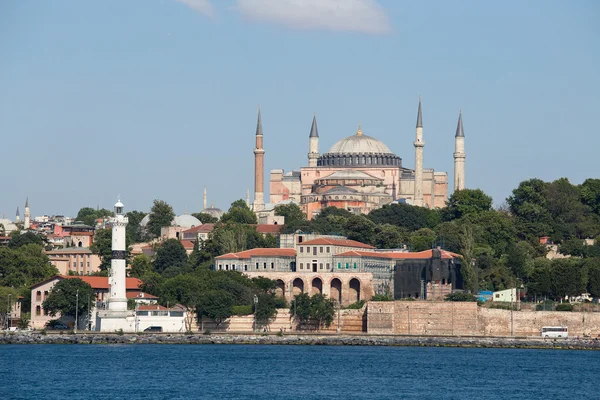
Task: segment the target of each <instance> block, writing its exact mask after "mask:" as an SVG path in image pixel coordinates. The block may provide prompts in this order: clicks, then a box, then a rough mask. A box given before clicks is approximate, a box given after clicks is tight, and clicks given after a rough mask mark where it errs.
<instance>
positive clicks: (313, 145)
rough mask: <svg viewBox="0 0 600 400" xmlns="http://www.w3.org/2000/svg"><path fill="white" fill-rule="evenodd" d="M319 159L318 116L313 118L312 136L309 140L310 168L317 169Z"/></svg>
mask: <svg viewBox="0 0 600 400" xmlns="http://www.w3.org/2000/svg"><path fill="white" fill-rule="evenodd" d="M318 159H319V130H318V129H317V114H315V115H314V116H313V121H312V126H311V128H310V136H309V139H308V166H309V167H316V166H317V160H318Z"/></svg>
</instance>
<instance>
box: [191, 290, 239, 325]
mask: <svg viewBox="0 0 600 400" xmlns="http://www.w3.org/2000/svg"><path fill="white" fill-rule="evenodd" d="M234 302H235V298H234V297H233V295H231V294H230V293H227V292H225V291H220V290H210V291H208V292H203V293H201V294H200V296H199V299H198V304H197V308H196V310H197V312H198V317H199V318H202V317H207V318H210V319H212V320H213V321H215V323H216V325H217V327H218V326H219V325H220V324H221V323H222V322H223V321H225V320H226V319H227V318H229V317H231V316H232V315H233V306H234Z"/></svg>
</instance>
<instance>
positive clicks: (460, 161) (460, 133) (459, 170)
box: [454, 109, 467, 191]
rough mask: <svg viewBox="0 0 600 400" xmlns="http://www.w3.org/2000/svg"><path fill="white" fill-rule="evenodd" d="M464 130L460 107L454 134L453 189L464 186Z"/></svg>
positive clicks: (461, 188)
mask: <svg viewBox="0 0 600 400" xmlns="http://www.w3.org/2000/svg"><path fill="white" fill-rule="evenodd" d="M466 157H467V155H466V153H465V131H464V129H463V121H462V109H461V110H460V112H459V114H458V123H457V124H456V134H455V135H454V191H457V190H463V189H464V188H465V158H466Z"/></svg>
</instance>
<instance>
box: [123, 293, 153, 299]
mask: <svg viewBox="0 0 600 400" xmlns="http://www.w3.org/2000/svg"><path fill="white" fill-rule="evenodd" d="M142 295H143V296H142ZM125 296H126V297H127V298H128V299H149V300H154V299H158V297H156V296H152V295H151V294H148V293H144V292H127V293H125Z"/></svg>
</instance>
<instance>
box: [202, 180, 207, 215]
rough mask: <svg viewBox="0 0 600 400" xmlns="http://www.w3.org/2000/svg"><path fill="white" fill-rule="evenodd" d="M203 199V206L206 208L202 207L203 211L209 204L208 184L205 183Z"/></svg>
mask: <svg viewBox="0 0 600 400" xmlns="http://www.w3.org/2000/svg"><path fill="white" fill-rule="evenodd" d="M203 200H204V201H203V204H202V206H203V207H204V208H203V209H202V211H204V210H206V207H207V205H208V197H206V185H204V199H203Z"/></svg>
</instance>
